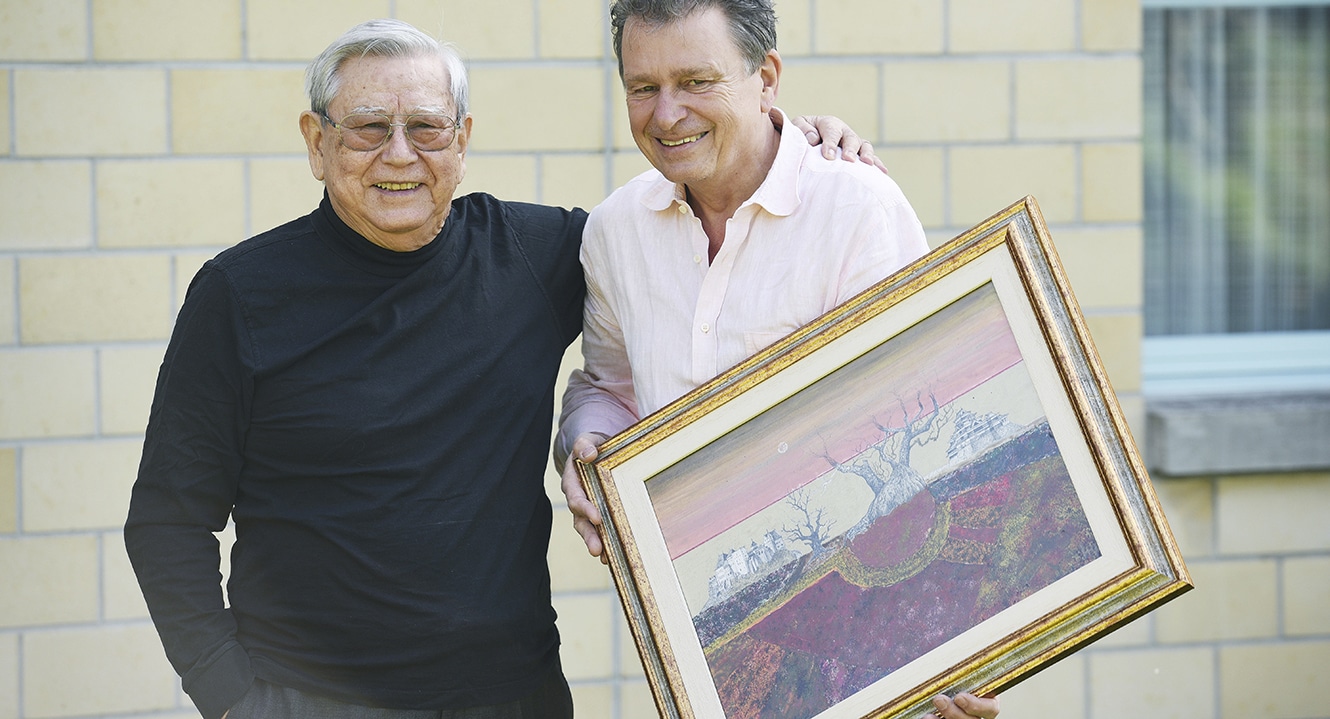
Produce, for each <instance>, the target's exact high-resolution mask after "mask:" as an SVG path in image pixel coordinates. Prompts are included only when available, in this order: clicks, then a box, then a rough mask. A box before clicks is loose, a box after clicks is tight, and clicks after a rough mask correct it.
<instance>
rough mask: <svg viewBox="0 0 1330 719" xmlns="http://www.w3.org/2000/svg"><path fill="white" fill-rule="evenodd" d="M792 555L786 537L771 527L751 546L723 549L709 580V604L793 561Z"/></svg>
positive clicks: (723, 598)
mask: <svg viewBox="0 0 1330 719" xmlns="http://www.w3.org/2000/svg"><path fill="white" fill-rule="evenodd" d="M789 555H790V553H789V552H788V551H787V550H786V549H785V540H784V539H782V538H781V536H780V534H779V533H778V532H776V530H774V529H773V530H771V531H768V532H767V533H766V535H764V536H763V537H762V541H761V542H760V543H759V542H757V541H752V542H749V544H748V546H747V547H737V548H735V549H731V550H730V551H728V552H722V553H721V555H720V556H719V557H717V558H716V571H715V572H713V573H712V574H711V579H709V580H708V581H707V594H708V596H707V606H711V605H713V604H716V603H718V602H722V601H725V600H726V599H728V598H729V597H731V596H733V595H734V593H735V592H736V591H738V590H739V589H742V588H743V587H745V586H747V585H748V584H750V583H752V582H753V581H755V580H757V579H760V578H761V577H763V576H766V574H767V573H769V572H770V571H771V570H773V569H775V568H777V567H779V566H781V565H782V564H784V563H785V562H787V561H789V559H791V557H790V556H789Z"/></svg>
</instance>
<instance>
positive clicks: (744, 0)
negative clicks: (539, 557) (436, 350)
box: [555, 0, 998, 719]
mask: <svg viewBox="0 0 1330 719" xmlns="http://www.w3.org/2000/svg"><path fill="white" fill-rule="evenodd" d="M610 25H611V29H612V31H613V35H614V49H615V53H616V54H617V55H618V58H619V71H620V74H621V77H622V80H623V85H624V90H625V93H626V98H627V106H628V118H629V125H630V127H631V129H632V133H633V137H634V139H635V140H636V142H637V146H638V147H639V148H640V149H641V151H642V153H643V154H644V155H645V156H646V157H647V159H648V160H650V161H651V164H652V165H653V166H654V167H655V170H654V171H648V172H647V173H645V174H643V175H641V176H639V177H638V178H636V179H634V180H633V181H631V182H629V183H628V184H627V185H626V186H624V187H622V188H620V189H619V190H617V191H616V192H615V193H614V194H612V195H611V196H610V197H609V198H608V199H607V200H605V202H604V203H602V204H601V205H600V206H598V207H597V208H596V209H595V210H593V211H592V213H591V216H590V219H589V220H588V223H587V230H586V236H585V238H584V241H583V246H582V251H581V258H582V264H583V268H584V270H585V272H586V281H587V299H586V309H585V312H584V315H583V321H584V329H583V353H584V357H585V366H584V369H583V370H580V371H577V372H574V374H573V376H572V378H571V379H570V382H569V388H568V391H567V393H566V394H565V396H564V407H563V414H562V416H561V418H560V433H559V439H558V442H557V443H556V452H555V453H556V462H560V463H562V464H563V490H564V493H565V494H566V495H567V498H568V506H569V508H570V509H571V510H572V511H573V513H574V525H575V527H576V528H577V530H578V531H579V532H580V533H581V534H582V537H583V539H584V540H585V541H586V544H587V547H588V549H589V551H590V552H591V553H592V554H593V555H599V554H601V553H602V552H601V550H602V546H601V542H600V539H599V536H598V533H597V526H598V525H599V524H600V517H599V514H598V512H597V511H596V508H595V506H594V505H593V504H591V502H589V501H588V499H587V497H586V495H585V493H584V492H583V490H582V487H581V484H580V481H579V478H578V476H577V473H576V471H575V468H574V466H573V462H572V460H571V459H565V458H564V455H565V454H566V453H568V452H569V451H570V450H571V452H572V454H573V455H574V456H577V457H580V458H582V459H592V458H594V457H595V455H596V451H595V445H596V444H598V443H599V442H601V441H603V440H604V439H605V438H606V437H608V436H609V435H612V434H614V433H616V432H618V431H619V430H622V429H623V428H625V427H626V426H627V425H629V424H631V423H632V422H634V421H636V420H637V419H639V418H641V417H643V416H646V415H647V414H650V413H652V412H654V411H656V410H658V409H660V408H661V407H663V406H664V405H666V404H668V403H669V402H670V401H672V400H674V399H675V398H677V397H679V396H681V395H683V394H684V393H686V392H687V391H688V390H690V389H692V388H694V387H696V386H698V385H699V384H701V383H703V382H705V381H706V380H708V379H710V378H712V377H714V376H715V375H717V374H718V373H720V372H721V371H723V370H725V369H727V368H729V367H731V366H733V365H734V364H736V363H738V362H739V361H741V360H743V359H744V358H746V357H748V356H749V355H751V354H753V353H754V352H756V351H757V350H759V349H761V348H762V347H764V346H766V345H768V344H770V343H771V342H773V341H775V340H777V339H779V338H780V337H782V336H784V335H785V334H788V333H789V332H790V331H792V330H794V329H796V328H797V327H799V326H800V325H802V324H805V323H807V322H808V321H810V320H813V319H815V318H816V317H818V316H819V315H821V314H823V313H824V312H826V311H827V310H830V309H832V308H833V307H835V306H836V305H838V304H840V303H841V302H843V301H845V300H847V299H849V298H850V297H852V296H854V295H855V294H857V293H859V292H860V291H862V290H863V289H865V288H867V287H869V286H870V285H872V284H873V283H875V282H876V281H878V280H880V279H882V278H884V277H886V276H887V275H889V274H891V273H892V272H893V271H895V270H897V269H899V268H900V267H902V266H904V265H905V264H907V263H908V262H909V261H911V260H913V259H915V258H917V257H919V256H920V255H922V254H923V253H924V252H926V251H927V244H926V243H925V239H924V233H923V229H922V227H921V226H920V224H919V221H918V219H917V218H916V216H915V214H914V211H913V210H912V209H911V208H910V205H909V203H908V202H907V201H906V199H905V197H904V195H902V193H901V191H900V189H899V188H898V187H897V186H896V185H895V183H893V182H892V181H891V180H890V179H889V178H888V177H886V176H885V175H883V174H881V173H878V172H875V171H872V170H870V169H868V168H866V167H864V166H863V165H860V164H847V163H823V162H819V161H816V160H814V159H811V158H810V153H809V148H808V146H807V143H805V142H804V140H803V138H801V137H799V136H798V135H797V134H796V133H794V132H792V131H791V129H790V127H789V124H788V123H785V125H784V129H782V128H781V127H779V126H777V125H776V124H774V123H773V122H772V120H771V116H772V114H773V108H774V103H775V101H776V94H777V89H778V87H779V81H780V75H781V58H780V55H779V53H777V51H776V33H775V15H774V12H773V10H772V7H771V3H770V1H769V0H617V2H615V4H614V5H613V7H612V8H611V23H610ZM774 113H775V114H777V115H779V111H774ZM935 706H936V711H937V716H940V717H946V719H961V717H971V716H981V717H993V716H996V714H997V712H998V703H997V700H996V699H995V698H980V697H975V696H973V695H971V694H962V695H959V696H957V697H956V698H955V700H952V699H949V698H947V697H938V698H937V699H936V700H935Z"/></svg>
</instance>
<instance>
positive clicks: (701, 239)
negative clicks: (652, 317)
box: [691, 205, 754, 385]
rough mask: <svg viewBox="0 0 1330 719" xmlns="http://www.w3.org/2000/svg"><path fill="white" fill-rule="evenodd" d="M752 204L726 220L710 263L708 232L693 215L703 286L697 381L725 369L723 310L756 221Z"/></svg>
mask: <svg viewBox="0 0 1330 719" xmlns="http://www.w3.org/2000/svg"><path fill="white" fill-rule="evenodd" d="M753 215H754V213H753V211H752V207H751V206H748V205H745V206H744V207H740V208H739V210H738V211H737V212H735V213H734V217H732V218H730V219H729V220H728V221H727V222H726V223H725V239H724V241H723V242H722V243H721V247H720V251H719V252H717V253H716V259H715V260H714V261H713V262H712V263H711V265H710V267H708V266H707V261H706V257H707V245H708V241H707V236H706V233H705V232H703V231H702V223H701V221H699V220H697V219H696V218H693V222H694V223H695V227H696V228H697V229H696V232H695V234H696V235H697V239H696V240H695V241H694V242H693V249H694V256H693V261H694V262H695V263H697V264H698V266H699V267H701V269H702V272H703V273H704V274H703V276H702V286H701V290H700V291H699V292H698V297H697V306H696V307H695V308H694V310H693V324H692V327H691V335H692V339H693V377H692V380H693V384H694V385H700V384H702V383H703V382H706V381H707V380H709V379H711V378H712V377H715V376H716V375H718V374H720V371H721V370H722V369H724V367H722V363H721V352H722V350H723V349H724V348H723V346H722V343H721V334H720V331H719V329H720V327H719V325H720V322H721V318H720V312H721V308H722V307H723V306H724V304H725V294H726V293H727V292H729V289H730V278H731V276H732V273H733V270H734V260H735V256H736V255H737V254H738V253H739V250H740V248H741V246H742V244H743V242H744V240H745V239H746V238H747V236H748V228H749V226H750V225H751V224H752V218H753Z"/></svg>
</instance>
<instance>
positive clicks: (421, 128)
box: [323, 112, 460, 152]
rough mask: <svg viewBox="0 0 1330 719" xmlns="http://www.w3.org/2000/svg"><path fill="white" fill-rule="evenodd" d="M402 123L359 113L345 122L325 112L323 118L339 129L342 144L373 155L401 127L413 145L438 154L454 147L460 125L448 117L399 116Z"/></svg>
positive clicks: (418, 148) (423, 150)
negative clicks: (394, 130)
mask: <svg viewBox="0 0 1330 719" xmlns="http://www.w3.org/2000/svg"><path fill="white" fill-rule="evenodd" d="M398 117H401V118H402V121H401V122H393V121H392V120H393V119H392V117H391V116H389V115H379V114H373V113H356V114H352V115H347V116H346V117H343V118H342V121H341V122H337V121H335V120H333V119H332V118H331V117H328V113H326V112H325V113H323V119H324V120H327V121H328V124H329V125H332V126H333V127H335V128H337V132H338V133H339V134H340V135H341V138H342V144H343V145H345V146H346V147H347V148H348V149H351V150H357V151H360V152H370V151H371V150H377V149H379V148H380V147H383V145H384V143H386V142H388V139H389V138H390V137H392V134H393V128H395V127H400V128H402V131H403V132H404V133H406V139H407V140H408V141H410V143H411V145H412V146H413V147H415V148H416V149H417V150H420V151H422V152H438V151H439V150H442V149H444V148H446V147H448V146H449V145H451V144H453V138H455V137H457V126H458V125H459V124H460V122H459V121H458V120H457V119H455V118H451V117H448V116H447V115H398Z"/></svg>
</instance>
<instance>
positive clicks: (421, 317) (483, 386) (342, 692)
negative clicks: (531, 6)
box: [125, 21, 842, 719]
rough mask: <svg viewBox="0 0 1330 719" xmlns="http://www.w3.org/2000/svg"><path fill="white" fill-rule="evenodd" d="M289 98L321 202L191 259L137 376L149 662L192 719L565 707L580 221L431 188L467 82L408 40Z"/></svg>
mask: <svg viewBox="0 0 1330 719" xmlns="http://www.w3.org/2000/svg"><path fill="white" fill-rule="evenodd" d="M306 89H307V91H308V94H309V100H310V110H309V111H307V112H304V113H302V114H301V116H300V130H301V132H302V133H303V135H304V138H305V141H306V144H307V147H308V152H309V162H310V168H311V170H312V171H313V173H314V176H315V177H316V178H318V179H319V180H321V181H323V183H324V185H325V188H326V192H325V196H324V199H323V201H322V203H321V204H320V205H319V207H318V208H317V209H315V210H314V211H313V212H312V213H310V214H309V215H306V216H305V217H301V218H299V219H296V220H293V221H292V222H290V223H287V224H285V225H283V226H281V227H278V228H276V229H273V230H271V231H269V232H266V233H263V234H261V235H259V236H257V237H254V238H252V239H249V240H246V241H245V242H242V243H240V244H239V245H237V246H236V247H234V248H232V249H229V250H227V251H225V252H223V253H221V254H220V255H218V256H217V257H216V258H214V259H213V260H211V261H209V262H208V263H206V264H205V265H204V267H203V268H202V269H201V270H200V271H199V273H198V274H197V275H196V276H195V278H194V281H193V282H192V284H191V285H190V289H189V293H188V295H187V297H186V300H185V303H184V306H183V307H182V308H181V310H180V314H179V317H178V319H177V322H176V327H175V330H174V333H173V335H172V338H171V342H170V345H169V347H168V349H167V353H166V357H165V360H164V362H163V364H162V368H161V372H160V374H159V377H158V382H157V390H156V396H155V398H154V400H153V406H152V412H151V416H150V419H149V424H148V429H147V435H146V438H145V444H144V452H143V460H142V463H141V465H140V468H139V476H138V480H137V481H136V483H135V485H134V490H133V497H132V500H131V506H130V512H129V518H128V521H127V523H126V525H125V543H126V546H127V548H128V550H129V554H130V558H131V560H132V561H133V564H134V569H135V572H136V573H137V575H138V578H139V582H140V584H141V586H142V589H143V592H144V595H145V597H146V598H147V601H148V606H149V609H150V610H151V613H152V617H153V621H154V623H155V624H156V626H157V628H158V631H159V633H160V634H161V637H162V641H163V644H164V646H165V648H166V652H167V656H168V657H169V659H170V660H171V662H172V664H173V665H174V666H175V668H176V670H177V671H178V672H179V673H180V674H181V676H182V677H183V680H184V688H185V690H186V691H187V692H188V693H189V695H190V696H191V698H192V699H193V700H194V702H195V704H196V705H197V706H198V708H199V710H200V712H201V713H202V714H203V716H204V717H205V718H206V719H216V718H217V717H220V716H223V715H224V714H228V715H229V719H245V718H247V717H320V718H323V719H328V718H331V719H338V718H346V719H351V718H369V717H374V718H375V719H404V718H407V717H411V718H415V717H426V716H428V717H436V718H454V719H456V718H460V717H467V718H469V719H483V718H496V719H497V718H514V717H557V718H564V717H569V716H571V715H572V707H571V701H570V698H569V691H568V686H567V683H566V682H565V681H564V678H563V674H562V671H561V669H560V666H559V656H558V647H559V636H558V633H557V631H556V630H555V613H554V610H553V608H552V607H551V604H550V580H549V571H548V568H547V566H546V563H545V555H546V551H547V548H548V541H549V532H550V517H551V508H550V504H549V501H548V499H547V498H546V497H545V494H544V490H543V481H542V476H543V471H544V464H545V462H546V459H545V458H546V457H547V456H548V454H547V453H548V451H549V436H550V424H551V421H552V417H553V399H554V398H553V395H554V384H555V379H556V377H555V375H556V373H557V370H558V367H559V362H560V358H561V356H562V354H563V351H564V349H565V348H566V347H567V346H568V344H569V343H570V342H572V340H573V339H574V338H575V337H576V336H577V334H578V332H579V331H580V330H581V313H582V304H583V296H584V292H585V290H584V286H583V281H582V272H581V268H580V266H579V264H578V261H577V251H578V246H579V244H580V240H581V236H582V230H583V225H584V223H585V218H586V215H585V213H584V212H582V211H580V210H571V211H570V210H562V209H557V208H551V207H541V206H536V205H527V204H520V203H511V202H501V201H499V200H496V199H494V198H493V197H490V196H488V195H482V194H475V195H468V196H465V197H460V198H456V199H454V197H453V195H454V192H455V190H456V189H457V186H458V183H459V182H461V180H462V177H463V174H464V171H465V167H466V165H465V160H466V151H467V146H468V141H469V139H470V136H471V126H472V119H471V117H470V115H469V114H468V113H467V102H466V99H467V84H466V72H465V69H464V67H463V65H462V63H461V61H460V60H459V58H458V56H457V55H456V53H455V52H453V51H452V50H451V49H449V48H448V47H446V46H442V45H440V44H439V43H438V42H437V41H435V40H434V39H432V38H430V37H429V36H428V35H425V34H424V33H421V32H420V31H418V30H416V29H415V28H413V27H411V26H410V25H407V24H405V23H400V22H396V21H372V22H369V23H365V24H362V25H359V26H357V27H355V28H353V29H352V30H350V31H349V32H347V33H346V34H345V35H344V36H342V37H341V38H339V39H338V40H336V41H335V42H334V43H333V44H332V45H331V46H329V47H328V49H327V50H325V51H324V52H323V53H322V54H321V55H320V56H319V57H318V58H316V59H315V60H314V62H313V63H312V64H311V65H310V67H309V71H308V74H307V77H306ZM833 134H839V129H838V128H836V127H834V126H832V130H831V131H829V132H828V138H830V137H831V136H832V135H833ZM827 164H842V163H827ZM229 517H230V518H233V519H234V521H235V526H236V542H235V546H234V548H233V550H232V553H231V577H230V581H229V584H228V590H229V596H228V599H229V606H228V603H226V602H224V600H223V595H222V590H221V587H220V585H219V572H218V567H219V557H218V543H217V540H216V539H215V538H214V533H215V532H218V531H221V530H222V529H223V528H224V527H225V526H226V525H227V523H228V518H229Z"/></svg>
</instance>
